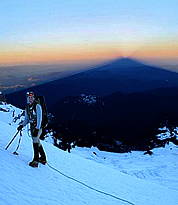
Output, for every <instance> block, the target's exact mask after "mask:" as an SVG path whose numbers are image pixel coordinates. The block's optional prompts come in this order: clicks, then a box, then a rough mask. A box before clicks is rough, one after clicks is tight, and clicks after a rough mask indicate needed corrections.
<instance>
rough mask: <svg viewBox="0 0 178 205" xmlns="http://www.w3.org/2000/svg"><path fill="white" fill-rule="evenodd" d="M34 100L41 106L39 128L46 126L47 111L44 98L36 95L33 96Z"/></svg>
mask: <svg viewBox="0 0 178 205" xmlns="http://www.w3.org/2000/svg"><path fill="white" fill-rule="evenodd" d="M35 101H36V103H39V104H40V105H41V108H42V122H41V128H46V127H47V126H48V111H47V107H46V102H45V98H44V96H42V95H38V96H36V97H35ZM34 108H35V109H36V106H34ZM35 112H36V110H35Z"/></svg>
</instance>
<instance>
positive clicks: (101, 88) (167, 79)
mask: <svg viewBox="0 0 178 205" xmlns="http://www.w3.org/2000/svg"><path fill="white" fill-rule="evenodd" d="M171 86H178V73H174V72H170V71H166V70H163V69H160V68H156V67H153V66H148V65H144V64H142V63H140V62H137V61H135V60H133V59H128V58H124V59H118V60H116V61H113V62H112V63H109V64H107V65H103V66H101V67H97V68H95V69H92V70H89V71H85V72H81V73H78V74H75V75H72V76H69V77H65V78H63V79H59V80H55V81H52V82H48V83H45V84H42V85H39V86H35V87H32V88H30V90H32V91H34V92H35V93H36V94H42V95H44V96H45V97H46V101H47V105H48V107H49V108H51V107H52V106H53V105H54V104H55V103H56V102H57V101H59V100H61V99H63V98H64V97H66V96H76V95H80V94H81V93H86V94H94V95H98V96H101V97H104V96H107V95H110V94H112V93H115V92H118V91H120V92H123V93H132V92H136V91H145V90H151V89H154V88H161V87H171ZM27 90H29V89H26V90H23V91H20V92H15V93H11V94H9V95H7V99H8V100H9V101H10V102H11V103H12V104H14V105H16V106H18V107H21V108H24V106H25V103H26V102H25V93H26V91H27Z"/></svg>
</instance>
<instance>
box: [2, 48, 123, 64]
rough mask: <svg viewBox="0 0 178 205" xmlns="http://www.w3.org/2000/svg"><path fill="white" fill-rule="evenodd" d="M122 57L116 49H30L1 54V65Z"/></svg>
mask: <svg viewBox="0 0 178 205" xmlns="http://www.w3.org/2000/svg"><path fill="white" fill-rule="evenodd" d="M116 57H121V55H120V54H119V52H118V51H117V50H116V49H112V48H107V47H104V48H103V47H95V48H86V49H85V48H79V47H74V48H70V49H66V48H65V49H64V48H61V49H60V50H59V49H30V50H17V51H5V52H0V65H7V66H8V65H23V64H43V63H67V62H77V63H80V62H85V61H86V62H87V61H100V60H111V59H113V58H116Z"/></svg>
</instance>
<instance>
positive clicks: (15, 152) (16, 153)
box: [13, 130, 22, 155]
mask: <svg viewBox="0 0 178 205" xmlns="http://www.w3.org/2000/svg"><path fill="white" fill-rule="evenodd" d="M21 138H22V130H20V138H19V142H18V145H17V148H16V150H15V151H14V152H13V154H15V155H19V154H18V152H17V150H18V149H19V146H20V142H21Z"/></svg>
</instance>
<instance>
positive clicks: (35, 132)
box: [33, 128, 39, 137]
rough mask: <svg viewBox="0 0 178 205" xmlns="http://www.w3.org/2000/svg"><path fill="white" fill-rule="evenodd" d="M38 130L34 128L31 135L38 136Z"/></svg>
mask: <svg viewBox="0 0 178 205" xmlns="http://www.w3.org/2000/svg"><path fill="white" fill-rule="evenodd" d="M38 131H39V129H36V128H35V130H34V132H33V137H37V136H38Z"/></svg>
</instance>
